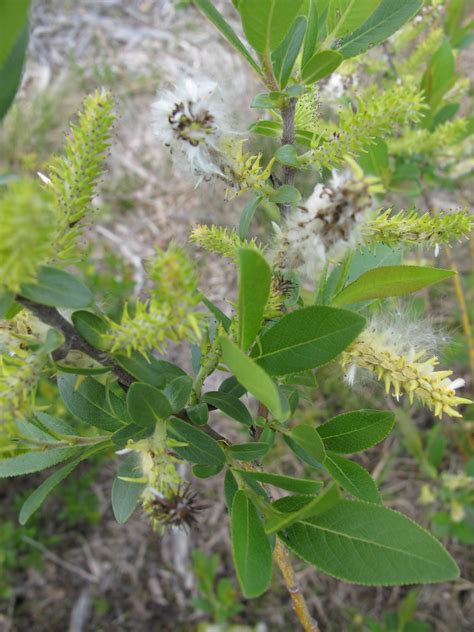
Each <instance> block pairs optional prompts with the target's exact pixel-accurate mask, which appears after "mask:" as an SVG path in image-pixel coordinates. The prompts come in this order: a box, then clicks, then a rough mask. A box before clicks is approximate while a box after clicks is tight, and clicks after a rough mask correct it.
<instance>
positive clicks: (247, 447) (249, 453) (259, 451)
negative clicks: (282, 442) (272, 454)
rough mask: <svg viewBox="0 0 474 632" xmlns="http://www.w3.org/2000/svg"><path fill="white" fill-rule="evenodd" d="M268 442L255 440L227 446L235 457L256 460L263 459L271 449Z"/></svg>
mask: <svg viewBox="0 0 474 632" xmlns="http://www.w3.org/2000/svg"><path fill="white" fill-rule="evenodd" d="M270 447H271V446H270V445H268V443H263V442H262V441H255V442H252V443H238V444H234V445H231V446H229V447H228V448H227V451H228V452H229V454H230V455H231V456H232V458H233V459H237V460H239V461H256V460H257V459H261V458H262V457H263V456H265V454H267V452H268V451H269V450H270Z"/></svg>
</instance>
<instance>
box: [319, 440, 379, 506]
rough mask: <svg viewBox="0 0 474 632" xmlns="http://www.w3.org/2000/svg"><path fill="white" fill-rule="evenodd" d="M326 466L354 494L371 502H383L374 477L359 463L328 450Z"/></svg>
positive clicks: (342, 485)
mask: <svg viewBox="0 0 474 632" xmlns="http://www.w3.org/2000/svg"><path fill="white" fill-rule="evenodd" d="M324 467H325V468H326V469H327V471H328V472H329V474H330V475H331V476H332V477H333V479H334V480H335V481H337V482H338V483H339V485H340V486H341V487H342V488H343V489H345V490H346V492H349V494H352V496H355V497H356V498H359V499H360V500H365V501H367V502H369V503H378V504H381V503H382V499H381V497H380V493H379V490H378V488H377V485H376V484H375V482H374V480H373V478H372V477H371V476H370V474H369V473H368V472H367V470H365V469H364V468H363V467H362V466H361V465H359V464H358V463H354V461H349V459H344V458H343V457H341V456H338V455H337V454H335V453H334V452H327V453H326V460H325V461H324Z"/></svg>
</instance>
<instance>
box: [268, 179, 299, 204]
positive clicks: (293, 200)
mask: <svg viewBox="0 0 474 632" xmlns="http://www.w3.org/2000/svg"><path fill="white" fill-rule="evenodd" d="M270 199H271V201H272V202H273V203H274V204H291V205H292V206H295V205H296V204H298V202H299V201H300V200H301V193H300V192H299V191H298V189H297V188H296V187H293V186H291V185H289V184H282V186H281V187H278V189H275V190H274V192H273V193H272V194H271V196H270Z"/></svg>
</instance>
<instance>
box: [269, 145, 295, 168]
mask: <svg viewBox="0 0 474 632" xmlns="http://www.w3.org/2000/svg"><path fill="white" fill-rule="evenodd" d="M275 158H276V159H277V160H278V162H279V163H281V164H282V165H288V166H289V167H295V169H299V168H300V166H301V165H300V159H299V156H298V152H297V151H296V149H295V146H294V145H283V146H282V147H280V148H279V149H277V151H276V152H275Z"/></svg>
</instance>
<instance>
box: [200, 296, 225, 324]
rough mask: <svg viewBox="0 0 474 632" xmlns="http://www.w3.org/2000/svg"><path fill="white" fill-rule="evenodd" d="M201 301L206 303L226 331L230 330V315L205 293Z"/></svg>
mask: <svg viewBox="0 0 474 632" xmlns="http://www.w3.org/2000/svg"><path fill="white" fill-rule="evenodd" d="M201 301H202V302H203V303H204V305H205V306H206V307H207V309H208V310H209V311H210V312H211V314H212V315H213V316H214V318H215V319H216V320H217V322H218V323H221V324H222V326H223V327H224V329H225V331H229V329H230V326H231V324H232V321H231V319H230V318H229V317H228V316H226V315H225V314H224V312H223V311H222V310H220V309H219V308H218V307H217V305H215V304H214V303H213V302H212V301H210V300H209V299H208V298H206V297H205V296H204V294H201Z"/></svg>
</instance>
